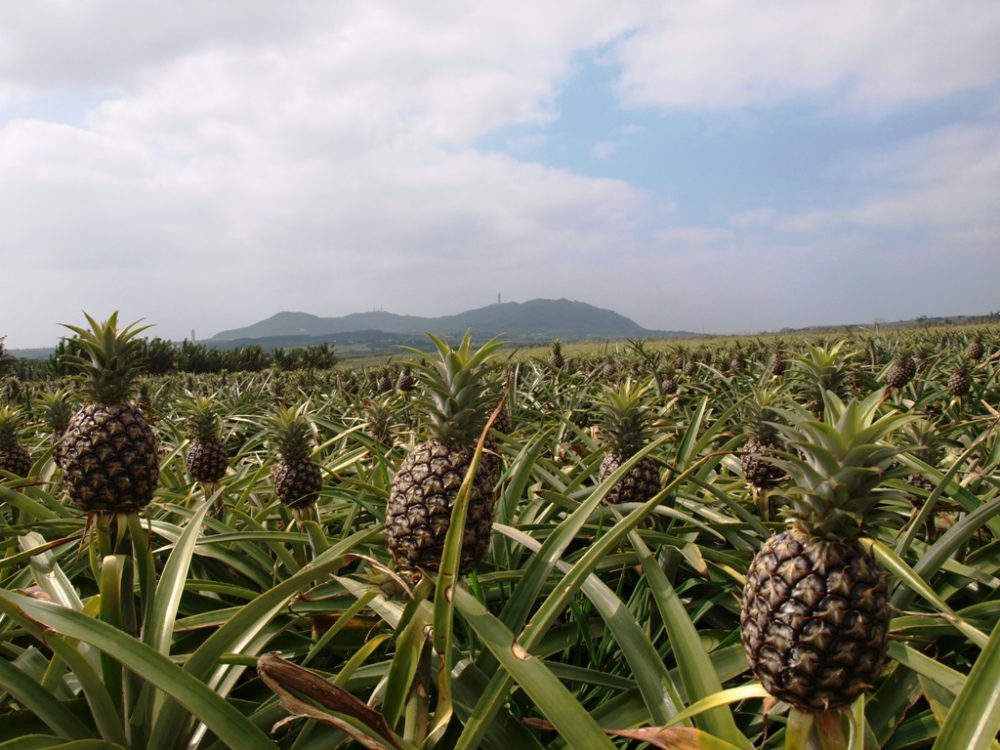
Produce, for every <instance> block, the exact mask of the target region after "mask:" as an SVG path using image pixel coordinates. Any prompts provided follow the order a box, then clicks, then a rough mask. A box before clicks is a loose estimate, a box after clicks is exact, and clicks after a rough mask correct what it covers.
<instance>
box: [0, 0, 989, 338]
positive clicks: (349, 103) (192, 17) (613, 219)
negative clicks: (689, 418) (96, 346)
mask: <svg viewBox="0 0 1000 750" xmlns="http://www.w3.org/2000/svg"><path fill="white" fill-rule="evenodd" d="M998 282H1000V2H997V1H996V0H955V2H949V3H946V2H941V1H940V0H835V1H827V0H813V1H811V2H807V3H804V2H801V0H757V1H756V2H752V3H748V2H744V1H743V0H642V1H636V0H616V2H607V0H574V1H573V2H572V3H539V2H537V1H535V0H531V1H528V0H523V1H522V0H503V1H502V2H499V1H497V2H494V1H493V0H477V2H474V3H469V2H465V1H461V2H460V1H458V0H456V1H455V2H450V1H440V2H439V1H437V0H428V1H427V2H423V3H414V2H408V1H405V0H400V1H399V2H387V1H384V0H370V1H368V2H356V1H354V0H343V1H342V2H336V3H321V2H315V0H284V1H283V2H273V1H271V0H268V1H266V2H265V1H262V0H216V1H215V2H204V1H203V0H198V1H197V2H192V1H190V0H175V1H174V2H169V3H165V2H147V1H146V0H31V1H30V2H27V1H25V0H11V1H10V2H4V3H2V4H0V288H2V292H0V336H2V335H6V337H7V338H6V344H7V346H8V347H10V348H23V347H34V346H51V345H53V344H54V343H55V342H56V340H58V338H59V336H61V335H63V334H64V333H65V329H63V328H61V327H60V324H61V323H73V324H78V325H79V324H82V323H83V321H84V318H83V311H87V312H88V313H90V314H91V315H94V316H97V317H105V316H107V315H108V314H109V313H110V312H111V311H113V310H115V309H118V310H120V311H121V312H120V315H121V318H122V319H123V320H135V319H138V318H142V319H144V320H145V321H146V322H147V323H152V324H155V328H153V329H152V330H151V335H159V336H162V337H164V338H170V339H175V340H179V339H181V338H184V337H189V336H190V335H191V331H192V330H195V331H196V336H197V337H198V338H207V337H209V336H211V335H213V334H214V333H216V332H218V331H220V330H223V329H228V328H236V327H240V326H244V325H249V324H251V323H253V322H255V321H257V320H261V319H263V318H266V317H269V316H271V315H273V314H274V313H276V312H278V311H282V310H295V311H303V312H309V313H313V314H316V315H321V316H337V315H345V314H348V313H352V312H361V311H365V310H372V309H383V310H387V311H390V312H396V313H400V314H411V315H425V316H436V315H445V314H452V313H456V312H460V311H462V310H466V309H471V308H476V307H482V306H485V305H488V304H491V303H494V302H495V301H496V298H497V294H501V295H502V299H503V300H504V301H522V302H523V301H527V300H530V299H534V298H538V297H543V298H560V297H567V298H569V299H575V300H580V301H583V302H588V303H590V304H593V305H597V306H599V307H605V308H610V309H613V310H615V311H617V312H619V313H622V314H623V315H627V316H629V317H631V318H633V319H634V320H635V321H636V322H638V323H639V324H641V325H643V326H646V327H648V328H657V329H683V330H691V331H704V332H710V333H711V332H717V333H724V332H725V333H730V332H757V331H763V330H775V329H779V328H782V327H786V326H793V327H798V326H806V325H814V324H823V323H846V322H854V323H866V322H874V321H878V320H895V319H901V318H910V317H917V316H919V315H932V316H933V315H947V314H977V313H986V312H991V311H995V310H1000V291H998V289H1000V283H998Z"/></svg>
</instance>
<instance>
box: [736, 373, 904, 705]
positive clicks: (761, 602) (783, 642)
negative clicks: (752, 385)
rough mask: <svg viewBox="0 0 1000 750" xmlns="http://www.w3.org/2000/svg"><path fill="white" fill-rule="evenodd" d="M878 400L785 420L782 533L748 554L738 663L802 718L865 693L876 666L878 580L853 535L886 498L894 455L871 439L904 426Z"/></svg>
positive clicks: (885, 635)
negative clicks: (884, 485) (819, 417)
mask: <svg viewBox="0 0 1000 750" xmlns="http://www.w3.org/2000/svg"><path fill="white" fill-rule="evenodd" d="M883 397H884V393H883V392H882V391H875V392H874V393H872V394H871V395H869V396H868V397H867V398H866V399H865V400H864V401H856V400H855V401H851V402H850V403H848V404H847V405H846V406H845V405H844V403H843V402H842V401H841V400H840V399H839V398H838V397H837V396H836V395H835V394H833V393H830V392H827V393H826V394H825V399H824V401H825V406H826V410H825V419H824V421H816V420H814V419H811V418H809V416H808V415H804V414H803V415H798V414H796V415H790V416H789V420H790V422H791V424H790V426H785V425H782V426H780V428H779V429H780V430H781V432H782V436H783V438H784V439H785V441H786V443H787V444H788V445H789V447H790V448H794V449H796V450H797V456H796V457H794V458H793V457H792V455H793V454H791V453H788V454H786V456H788V458H787V460H783V461H782V462H781V463H782V465H783V467H784V469H785V470H786V472H787V473H788V474H789V476H790V477H791V478H792V479H793V480H794V483H795V488H794V489H793V490H791V491H790V492H789V496H790V500H791V507H790V509H789V513H788V522H789V524H788V528H787V529H786V530H785V531H783V532H781V533H778V534H775V535H774V536H772V537H771V538H769V539H768V540H767V541H766V542H765V543H764V545H763V546H762V547H761V549H760V551H759V552H758V553H757V555H756V556H755V557H754V559H753V562H752V564H751V566H750V571H749V573H748V575H747V582H746V587H745V589H744V592H743V606H742V615H741V619H740V628H741V640H742V642H743V648H744V650H745V652H746V656H747V660H748V661H749V663H750V667H751V669H752V670H753V672H754V674H755V675H756V676H757V678H758V679H759V680H760V681H761V683H763V685H764V688H765V689H766V690H767V691H768V692H769V693H770V694H771V695H773V696H774V697H775V698H778V699H779V700H783V701H785V702H786V703H789V704H790V705H792V706H794V707H795V708H797V709H799V710H801V711H805V712H820V711H827V710H830V709H836V708H839V707H842V706H845V705H848V704H849V703H851V702H852V701H853V700H854V699H855V698H856V697H857V696H858V695H859V694H860V693H861V692H862V691H864V690H867V689H869V688H870V687H871V686H872V685H873V684H874V682H875V680H876V678H877V677H878V676H879V673H880V672H881V670H882V668H883V665H884V663H885V654H886V649H887V646H888V639H889V617H890V608H889V601H888V598H887V583H886V576H885V575H884V574H883V572H882V571H881V570H880V569H879V567H878V564H877V563H876V561H875V558H874V557H873V556H872V554H871V552H870V551H869V550H867V549H865V548H864V547H863V546H862V544H861V542H860V541H859V538H860V537H861V535H862V534H863V533H864V529H865V525H866V523H871V521H872V516H873V514H874V511H875V508H876V506H877V504H878V503H879V501H880V500H881V499H882V498H883V497H885V496H886V495H889V494H891V493H890V492H889V491H886V490H881V489H880V488H879V485H880V484H881V482H882V481H883V480H884V479H885V478H886V472H887V470H888V468H889V466H890V464H891V462H892V459H893V456H894V454H895V453H896V449H894V448H892V447H890V446H888V445H886V444H884V443H880V442H879V441H880V440H881V439H882V438H884V437H885V436H886V435H887V434H888V433H890V432H891V431H893V430H894V429H896V428H897V427H899V426H900V425H901V424H902V423H904V422H905V421H907V418H906V417H903V416H900V415H897V414H890V415H887V416H883V417H881V418H879V417H878V416H877V412H878V408H879V403H880V401H881V400H882V398H883Z"/></svg>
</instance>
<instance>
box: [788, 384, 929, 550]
mask: <svg viewBox="0 0 1000 750" xmlns="http://www.w3.org/2000/svg"><path fill="white" fill-rule="evenodd" d="M884 396H885V391H884V389H882V390H877V391H875V392H873V393H872V394H870V395H869V396H868V397H867V398H865V399H864V400H862V401H859V400H856V399H852V400H851V401H850V402H848V403H847V404H845V403H844V402H843V401H842V400H841V399H840V398H839V397H838V396H837V395H836V394H834V393H832V392H831V391H826V392H825V393H824V405H825V410H824V419H823V420H822V421H819V420H816V419H813V418H811V416H810V415H808V414H807V413H804V412H789V411H783V412H782V415H783V416H784V417H785V418H786V419H787V420H788V424H780V423H775V425H774V426H775V427H776V428H777V430H778V431H779V432H780V433H781V435H782V437H783V438H784V439H785V442H786V444H787V446H788V449H789V451H796V452H797V455H796V453H791V452H788V453H786V454H785V458H783V459H774V461H773V462H774V463H775V464H776V465H778V466H780V467H781V468H782V469H784V470H785V471H786V472H787V474H788V475H789V476H790V477H791V478H792V479H793V481H794V484H795V486H794V488H792V489H791V490H789V492H788V495H789V500H790V502H791V507H790V508H789V509H788V512H787V515H788V520H789V521H790V523H791V524H792V525H795V526H798V527H799V528H801V529H802V530H803V531H805V532H806V533H807V534H809V535H810V536H813V537H818V538H822V539H826V540H830V541H851V540H853V539H856V538H857V537H859V536H860V535H861V533H862V530H863V529H864V526H865V524H866V522H870V521H871V519H872V516H873V515H874V512H875V508H876V506H878V504H879V503H880V502H881V500H883V499H884V498H887V497H890V496H895V495H897V494H898V493H895V492H893V491H891V490H887V489H884V488H881V487H880V485H881V484H882V483H883V482H884V481H885V480H886V479H887V478H888V476H889V472H890V467H891V465H892V463H893V457H894V456H895V455H896V454H897V453H899V452H900V451H901V450H902V449H900V448H895V447H893V446H891V445H888V444H886V443H885V442H883V438H885V437H886V436H887V435H888V434H889V433H891V432H893V431H894V430H896V429H898V428H899V427H901V426H902V425H904V424H906V423H907V422H909V421H911V419H912V417H908V416H905V415H902V414H898V413H894V412H889V413H887V414H885V415H883V416H881V417H880V416H878V411H879V407H880V405H881V404H882V401H883V399H884Z"/></svg>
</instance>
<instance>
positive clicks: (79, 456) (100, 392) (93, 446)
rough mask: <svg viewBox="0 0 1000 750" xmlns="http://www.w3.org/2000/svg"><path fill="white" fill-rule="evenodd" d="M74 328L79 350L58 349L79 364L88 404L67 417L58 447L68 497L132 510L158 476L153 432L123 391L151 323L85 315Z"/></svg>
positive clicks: (93, 509) (99, 507)
mask: <svg viewBox="0 0 1000 750" xmlns="http://www.w3.org/2000/svg"><path fill="white" fill-rule="evenodd" d="M86 317H87V322H88V324H89V325H90V330H87V329H86V328H78V327H76V326H66V327H67V328H69V329H70V330H71V331H73V332H74V333H75V334H76V335H77V339H78V343H79V345H80V354H71V355H64V357H63V362H64V363H65V364H67V365H68V366H70V367H71V368H75V369H76V370H77V375H76V378H77V380H79V381H81V382H82V383H83V390H84V395H85V398H86V401H87V403H86V404H85V405H84V406H83V407H82V408H81V409H80V410H79V411H77V412H76V414H74V415H73V416H72V418H71V419H70V420H69V424H68V425H67V427H66V432H65V433H64V435H63V440H62V444H61V445H60V447H59V461H58V462H59V465H60V466H61V467H62V469H63V478H64V485H65V487H66V491H67V493H68V494H69V499H70V502H71V503H72V504H73V505H75V506H76V507H77V508H79V509H80V510H82V511H84V512H85V513H87V514H88V515H89V514H92V513H134V512H136V511H138V510H141V509H142V508H145V507H146V506H147V505H148V504H149V502H150V501H151V500H152V499H153V493H154V492H155V491H156V486H157V484H158V482H159V478H160V467H159V462H158V460H157V438H156V432H155V431H154V430H153V428H152V427H150V425H149V423H148V422H147V421H146V417H145V415H144V414H143V413H142V410H141V409H139V408H138V407H136V406H135V405H134V404H132V403H131V402H130V401H129V400H128V399H129V393H130V391H131V388H132V385H133V384H134V383H135V379H136V377H137V376H138V374H139V367H140V362H139V361H138V353H139V347H140V346H141V343H140V341H139V340H138V339H137V338H136V337H137V336H138V335H139V334H140V333H141V332H142V331H144V330H146V329H147V328H148V327H149V326H138V325H137V323H130V324H129V325H127V326H125V327H124V328H119V327H118V313H117V311H116V312H114V313H112V314H111V316H110V317H109V318H108V319H107V320H106V321H103V322H98V321H96V320H94V319H93V318H92V317H90V316H89V315H87V316H86Z"/></svg>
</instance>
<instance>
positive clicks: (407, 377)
mask: <svg viewBox="0 0 1000 750" xmlns="http://www.w3.org/2000/svg"><path fill="white" fill-rule="evenodd" d="M396 388H398V389H399V391H400V392H402V393H409V392H410V391H412V390H413V368H411V367H410V366H409V365H403V369H402V370H400V371H399V377H398V378H396Z"/></svg>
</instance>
